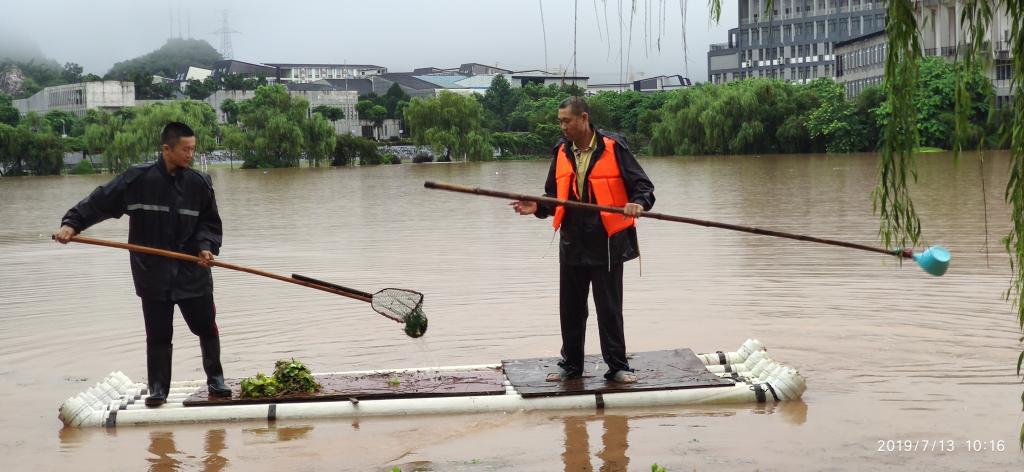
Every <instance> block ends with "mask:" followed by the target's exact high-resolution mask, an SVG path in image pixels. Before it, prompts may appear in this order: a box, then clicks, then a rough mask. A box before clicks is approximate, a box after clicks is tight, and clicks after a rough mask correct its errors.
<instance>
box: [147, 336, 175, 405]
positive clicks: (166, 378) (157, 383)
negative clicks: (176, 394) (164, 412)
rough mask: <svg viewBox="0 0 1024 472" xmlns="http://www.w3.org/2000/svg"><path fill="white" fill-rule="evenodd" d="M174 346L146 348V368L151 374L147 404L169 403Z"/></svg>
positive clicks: (149, 374)
mask: <svg viewBox="0 0 1024 472" xmlns="http://www.w3.org/2000/svg"><path fill="white" fill-rule="evenodd" d="M172 350H173V347H172V346H170V345H168V346H166V347H157V348H150V349H146V370H147V371H148V372H147V374H148V376H149V396H148V397H146V406H160V405H163V404H164V403H167V393H168V391H169V390H170V388H171V351H172Z"/></svg>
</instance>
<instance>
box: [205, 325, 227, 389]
mask: <svg viewBox="0 0 1024 472" xmlns="http://www.w3.org/2000/svg"><path fill="white" fill-rule="evenodd" d="M199 348H200V349H201V350H202V351H203V370H205V371H206V389H207V390H208V391H209V392H210V396H211V397H230V396H231V389H230V388H228V386H227V385H224V368H223V367H221V365H220V338H219V337H217V336H204V337H201V338H199Z"/></svg>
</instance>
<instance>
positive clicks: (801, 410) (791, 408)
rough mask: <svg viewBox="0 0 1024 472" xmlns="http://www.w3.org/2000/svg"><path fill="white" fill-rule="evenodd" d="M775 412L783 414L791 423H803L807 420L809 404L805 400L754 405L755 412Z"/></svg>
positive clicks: (787, 421) (786, 420)
mask: <svg viewBox="0 0 1024 472" xmlns="http://www.w3.org/2000/svg"><path fill="white" fill-rule="evenodd" d="M775 413H778V414H780V415H782V420H783V421H785V422H786V423H789V424H793V425H802V424H804V423H806V422H807V404H806V403H804V402H803V400H797V401H786V402H775V403H760V404H758V405H757V406H755V407H754V414H761V415H771V414H775Z"/></svg>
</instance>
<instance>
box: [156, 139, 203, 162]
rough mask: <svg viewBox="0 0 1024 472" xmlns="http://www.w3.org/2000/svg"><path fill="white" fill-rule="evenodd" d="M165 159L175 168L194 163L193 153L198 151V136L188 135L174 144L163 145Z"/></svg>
mask: <svg viewBox="0 0 1024 472" xmlns="http://www.w3.org/2000/svg"><path fill="white" fill-rule="evenodd" d="M163 151H164V160H165V161H167V163H168V164H170V165H171V166H173V167H175V168H185V167H188V166H190V165H192V154H194V153H195V152H196V137H195V136H188V137H181V138H178V142H176V143H174V146H173V147H171V146H168V145H166V144H164V145H163Z"/></svg>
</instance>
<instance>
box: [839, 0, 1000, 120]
mask: <svg viewBox="0 0 1024 472" xmlns="http://www.w3.org/2000/svg"><path fill="white" fill-rule="evenodd" d="M962 13H963V1H962V0H918V1H916V2H915V17H916V19H917V27H918V29H919V30H918V33H919V34H920V36H921V48H922V51H921V53H922V54H923V55H924V56H938V57H944V58H946V59H948V60H950V61H952V60H954V59H955V58H956V57H957V55H958V51H959V50H960V48H961V46H960V43H961V42H963V41H964V39H965V38H966V37H967V36H966V35H967V32H966V30H965V29H963V28H961V27H960V20H959V18H960V16H961V14H962ZM1011 26H1012V24H1011V20H1010V18H1009V17H1008V16H1007V15H1006V12H1005V11H1004V10H1002V9H994V10H993V11H992V20H991V22H990V23H989V28H988V31H986V33H985V39H986V42H988V43H989V44H991V46H992V48H991V51H989V53H990V54H991V55H992V61H991V64H990V67H989V69H988V70H987V71H986V75H987V76H988V77H989V79H991V80H992V85H993V86H994V87H995V94H996V105H997V106H1002V105H1004V104H1006V103H1009V101H1010V98H1011V96H1012V95H1013V94H1012V90H1011V88H1010V87H1011V81H1012V79H1013V64H1012V62H1011V55H1010V51H1009V37H1010V28H1011ZM887 50H888V38H887V36H886V34H885V31H880V32H877V33H874V34H868V35H864V36H860V37H856V38H851V39H850V40H848V41H844V42H840V43H837V44H836V45H835V51H836V57H837V67H836V73H835V79H836V82H839V83H840V84H842V85H843V86H844V87H845V88H846V95H847V97H850V98H852V97H855V96H857V95H858V94H859V93H860V92H861V91H862V90H864V88H865V87H868V86H871V85H879V84H881V83H882V78H883V77H884V76H885V56H886V52H887Z"/></svg>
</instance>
